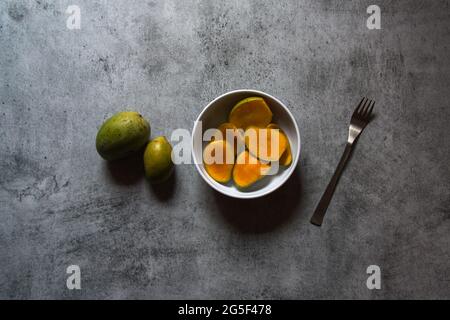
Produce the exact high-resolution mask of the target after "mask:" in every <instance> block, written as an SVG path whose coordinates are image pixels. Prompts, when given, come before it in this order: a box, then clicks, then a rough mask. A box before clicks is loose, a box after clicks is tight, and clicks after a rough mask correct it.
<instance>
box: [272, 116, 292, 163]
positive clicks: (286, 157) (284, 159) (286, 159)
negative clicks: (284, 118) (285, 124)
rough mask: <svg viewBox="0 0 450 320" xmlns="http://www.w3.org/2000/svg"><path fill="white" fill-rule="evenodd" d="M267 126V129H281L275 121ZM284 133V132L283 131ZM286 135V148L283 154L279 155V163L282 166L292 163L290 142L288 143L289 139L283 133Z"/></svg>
mask: <svg viewBox="0 0 450 320" xmlns="http://www.w3.org/2000/svg"><path fill="white" fill-rule="evenodd" d="M267 128H269V129H279V130H281V128H280V127H279V126H278V125H277V124H275V123H271V124H269V125H268V126H267ZM283 133H284V132H283ZM284 135H285V136H286V139H287V147H286V150H285V151H284V152H283V154H282V155H281V158H280V164H281V165H282V166H286V167H289V166H290V165H291V163H292V151H291V144H290V143H289V139H288V138H287V135H286V134H284Z"/></svg>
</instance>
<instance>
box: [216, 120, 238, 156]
mask: <svg viewBox="0 0 450 320" xmlns="http://www.w3.org/2000/svg"><path fill="white" fill-rule="evenodd" d="M217 129H218V130H219V131H220V133H221V134H222V139H223V140H226V141H227V142H228V143H230V144H232V145H233V146H234V154H235V155H236V154H238V152H237V151H238V147H240V149H242V150H239V151H243V149H244V148H245V142H244V133H243V130H241V129H238V128H236V126H235V125H234V124H232V123H230V122H225V123H222V124H221V125H220V126H219V127H218V128H217ZM230 130H231V134H232V137H233V138H234V139H233V140H232V141H228V139H229V138H228V137H227V131H230ZM212 141H214V137H213V139H212Z"/></svg>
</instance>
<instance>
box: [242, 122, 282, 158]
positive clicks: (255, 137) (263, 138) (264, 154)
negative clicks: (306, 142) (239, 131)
mask: <svg viewBox="0 0 450 320" xmlns="http://www.w3.org/2000/svg"><path fill="white" fill-rule="evenodd" d="M272 139H274V141H272ZM273 142H275V145H273V146H272V143H273ZM288 144H289V141H288V139H287V137H286V135H285V134H284V133H283V132H282V131H281V130H279V129H274V128H257V127H253V126H251V127H249V128H248V129H247V130H246V131H245V145H246V146H247V148H248V150H249V151H250V153H252V154H253V155H255V156H257V157H258V158H259V159H261V160H264V161H278V160H279V159H280V157H281V155H282V154H283V153H284V151H285V150H286V148H287V145H288Z"/></svg>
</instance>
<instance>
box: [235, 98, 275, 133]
mask: <svg viewBox="0 0 450 320" xmlns="http://www.w3.org/2000/svg"><path fill="white" fill-rule="evenodd" d="M271 121H272V111H271V110H270V108H269V106H268V105H267V103H266V101H264V99H263V98H261V97H250V98H247V99H244V100H241V101H240V102H239V103H237V104H236V105H235V106H234V107H233V109H232V110H231V112H230V114H229V117H228V122H231V123H232V124H234V125H235V126H236V127H237V128H239V129H244V130H245V129H247V127H249V126H257V127H261V128H263V127H266V126H267V125H268V124H269V123H270V122H271Z"/></svg>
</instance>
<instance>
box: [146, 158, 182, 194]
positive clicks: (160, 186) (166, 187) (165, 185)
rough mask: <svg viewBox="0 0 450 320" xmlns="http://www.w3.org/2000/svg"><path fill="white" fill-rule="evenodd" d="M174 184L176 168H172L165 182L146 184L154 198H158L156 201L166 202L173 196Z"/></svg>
mask: <svg viewBox="0 0 450 320" xmlns="http://www.w3.org/2000/svg"><path fill="white" fill-rule="evenodd" d="M176 182H177V170H176V166H174V168H173V172H172V174H171V175H170V177H169V178H168V179H167V180H166V181H163V182H159V183H150V182H148V184H149V185H150V188H151V189H152V192H153V194H154V195H155V196H156V198H158V200H160V201H167V200H169V199H170V198H172V196H173V194H174V191H175V185H176Z"/></svg>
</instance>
